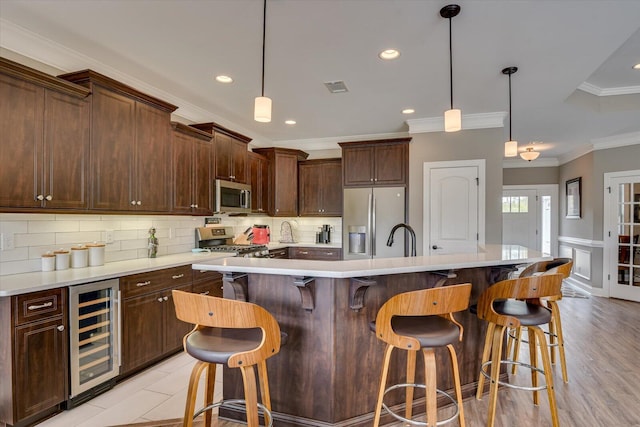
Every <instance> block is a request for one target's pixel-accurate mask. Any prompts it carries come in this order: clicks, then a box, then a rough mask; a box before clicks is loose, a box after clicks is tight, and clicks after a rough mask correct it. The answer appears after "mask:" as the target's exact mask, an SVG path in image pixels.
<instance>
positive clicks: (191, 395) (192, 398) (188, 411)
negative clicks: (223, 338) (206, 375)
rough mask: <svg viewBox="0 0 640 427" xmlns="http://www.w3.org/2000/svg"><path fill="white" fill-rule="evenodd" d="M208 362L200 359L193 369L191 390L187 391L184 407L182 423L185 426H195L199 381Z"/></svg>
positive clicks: (190, 382)
mask: <svg viewBox="0 0 640 427" xmlns="http://www.w3.org/2000/svg"><path fill="white" fill-rule="evenodd" d="M207 365H208V363H207V362H202V361H198V362H196V364H195V365H194V366H193V369H192V370H191V377H190V378H189V391H188V392H187V404H186V406H185V408H184V420H183V421H182V425H183V426H184V427H192V426H193V413H194V411H195V408H196V397H197V396H198V382H199V381H200V376H201V375H202V371H203V370H205V369H206V368H207Z"/></svg>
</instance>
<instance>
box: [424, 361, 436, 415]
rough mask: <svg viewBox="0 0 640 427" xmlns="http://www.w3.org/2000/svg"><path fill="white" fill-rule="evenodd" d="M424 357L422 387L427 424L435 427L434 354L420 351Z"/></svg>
mask: <svg viewBox="0 0 640 427" xmlns="http://www.w3.org/2000/svg"><path fill="white" fill-rule="evenodd" d="M422 355H423V356H424V385H425V387H426V390H425V394H426V396H425V403H426V412H425V414H426V416H427V424H428V425H430V426H435V425H436V423H437V422H438V397H437V392H436V387H437V385H438V384H437V378H436V354H435V351H434V350H433V349H432V348H424V349H422Z"/></svg>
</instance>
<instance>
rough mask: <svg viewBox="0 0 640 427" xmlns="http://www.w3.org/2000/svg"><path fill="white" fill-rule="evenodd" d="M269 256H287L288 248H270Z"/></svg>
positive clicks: (282, 257) (285, 257)
mask: <svg viewBox="0 0 640 427" xmlns="http://www.w3.org/2000/svg"><path fill="white" fill-rule="evenodd" d="M269 258H281V259H288V258H289V248H280V249H271V250H270V251H269Z"/></svg>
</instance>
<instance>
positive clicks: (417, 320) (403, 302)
mask: <svg viewBox="0 0 640 427" xmlns="http://www.w3.org/2000/svg"><path fill="white" fill-rule="evenodd" d="M470 295H471V284H470V283H465V284H462V285H452V286H445V287H440V288H431V289H424V290H420V291H413V292H405V293H402V294H399V295H395V296H394V297H392V298H390V299H389V300H388V301H387V302H386V303H385V304H383V306H382V307H381V308H380V310H378V314H377V316H376V320H375V322H371V323H370V324H369V327H370V329H371V330H372V331H373V332H375V334H376V337H378V339H380V340H381V341H384V342H385V343H387V347H386V350H385V356H384V363H383V367H382V375H381V379H380V388H379V392H378V401H377V405H376V411H375V416H374V427H378V426H379V425H380V416H381V414H382V409H385V410H386V411H387V412H389V414H391V415H392V416H393V417H394V418H396V419H397V420H400V421H403V422H406V423H409V424H411V425H420V426H427V425H429V426H436V425H441V424H444V423H447V422H450V421H453V420H455V419H456V418H458V420H459V423H460V426H461V427H464V425H465V421H464V410H463V407H462V390H461V386H460V374H459V369H458V359H457V356H456V352H455V349H454V347H453V344H454V343H456V342H458V341H461V340H462V333H463V331H462V325H460V323H458V322H457V321H456V320H455V318H454V317H453V313H454V312H457V311H462V310H465V309H466V308H467V306H468V305H469V296H470ZM445 346H446V347H447V348H448V350H449V355H450V358H451V366H452V370H453V379H454V386H455V391H456V399H454V398H453V397H451V396H450V395H448V394H447V393H445V392H443V391H441V390H438V389H437V388H436V385H437V384H436V383H437V376H436V366H437V365H436V361H435V348H436V347H445ZM395 348H399V349H402V350H406V351H407V353H408V355H407V378H406V383H404V384H396V385H393V386H390V387H388V388H387V385H386V383H387V376H388V373H389V365H390V361H391V353H392V351H393V350H394V349H395ZM418 351H422V354H423V356H424V369H425V384H415V383H414V382H415V368H416V356H417V353H418ZM416 387H418V388H423V389H425V393H426V398H425V403H426V409H425V412H426V419H427V422H426V423H425V422H419V421H414V420H412V419H411V418H412V410H413V391H414V388H416ZM397 388H406V391H405V415H404V417H402V416H400V415H399V414H397V413H395V412H393V411H392V410H391V409H390V408H389V407H388V406H387V405H386V404H385V403H384V396H385V395H386V394H387V393H388V392H390V391H391V390H395V389H397ZM437 393H440V394H442V395H444V396H446V397H448V398H449V399H450V400H451V401H452V403H453V404H454V405H456V407H457V411H456V413H455V414H454V415H453V416H452V417H450V418H448V419H446V420H440V421H438V420H437V407H436V404H437Z"/></svg>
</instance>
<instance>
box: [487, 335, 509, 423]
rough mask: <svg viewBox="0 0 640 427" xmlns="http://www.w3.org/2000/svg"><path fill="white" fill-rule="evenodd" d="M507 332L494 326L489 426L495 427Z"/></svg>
mask: <svg viewBox="0 0 640 427" xmlns="http://www.w3.org/2000/svg"><path fill="white" fill-rule="evenodd" d="M506 330H507V328H506V327H504V326H502V325H494V328H493V334H492V335H493V343H492V344H491V354H492V355H491V388H490V389H489V414H488V417H487V426H488V427H493V424H494V423H495V419H496V407H497V405H498V379H499V378H500V360H501V358H502V342H503V340H504V333H505V331H506Z"/></svg>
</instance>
